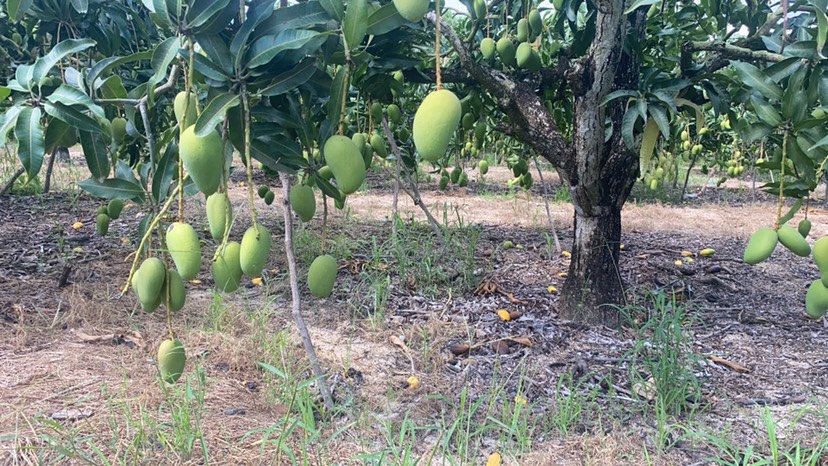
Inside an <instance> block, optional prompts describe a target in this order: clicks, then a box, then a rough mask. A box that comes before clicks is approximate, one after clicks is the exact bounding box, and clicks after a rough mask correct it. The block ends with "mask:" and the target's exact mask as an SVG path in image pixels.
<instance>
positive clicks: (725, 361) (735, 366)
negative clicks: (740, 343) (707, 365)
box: [710, 356, 750, 374]
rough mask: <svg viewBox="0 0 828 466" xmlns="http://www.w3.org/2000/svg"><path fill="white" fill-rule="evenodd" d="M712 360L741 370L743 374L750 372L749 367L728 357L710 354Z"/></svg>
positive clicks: (738, 370)
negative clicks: (729, 359)
mask: <svg viewBox="0 0 828 466" xmlns="http://www.w3.org/2000/svg"><path fill="white" fill-rule="evenodd" d="M710 360H711V361H713V362H715V363H716V364H721V365H723V366H725V367H728V368H730V369H732V370H734V371H736V372H741V373H743V374H747V373H750V369H748V368H747V367H745V366H743V365H741V364H736V363H735V362H733V361H728V360H727V359H724V358H720V357H718V356H710Z"/></svg>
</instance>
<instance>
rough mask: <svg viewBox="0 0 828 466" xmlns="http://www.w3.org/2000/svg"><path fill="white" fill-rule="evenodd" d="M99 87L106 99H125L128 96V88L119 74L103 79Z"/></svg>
mask: <svg viewBox="0 0 828 466" xmlns="http://www.w3.org/2000/svg"><path fill="white" fill-rule="evenodd" d="M99 89H100V91H101V95H102V96H103V98H104V99H125V98H126V96H127V91H126V88H125V87H124V84H123V83H122V82H121V77H120V76H118V75H117V74H115V75H112V76H110V77H108V78H107V79H106V80H105V81H103V82H102V83H101V87H100V88H99Z"/></svg>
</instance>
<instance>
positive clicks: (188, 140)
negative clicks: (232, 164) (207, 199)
mask: <svg viewBox="0 0 828 466" xmlns="http://www.w3.org/2000/svg"><path fill="white" fill-rule="evenodd" d="M178 153H179V155H180V156H181V160H182V161H183V162H184V168H186V169H187V171H188V172H189V173H190V178H192V179H193V181H194V182H195V184H196V186H198V190H199V191H201V192H203V193H204V195H205V196H210V195H211V194H213V193H214V192H216V191H217V190H218V187H219V184H221V177H222V172H223V171H224V142H223V141H222V140H221V136H220V135H219V133H218V131H215V130H212V131H210V132H209V133H208V134H207V136H204V137H203V138H202V137H198V136H196V134H195V126H190V127H189V128H187V129H185V130H184V132H183V133H182V134H181V142H180V143H179V145H178Z"/></svg>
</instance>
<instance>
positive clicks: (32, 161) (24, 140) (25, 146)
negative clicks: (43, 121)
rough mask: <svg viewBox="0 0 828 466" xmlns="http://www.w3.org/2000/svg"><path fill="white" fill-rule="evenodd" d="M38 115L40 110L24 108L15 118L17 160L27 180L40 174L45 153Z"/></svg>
mask: <svg viewBox="0 0 828 466" xmlns="http://www.w3.org/2000/svg"><path fill="white" fill-rule="evenodd" d="M40 115H41V113H40V108H38V107H34V108H32V107H24V108H23V110H21V111H20V114H19V115H18V116H17V124H16V125H15V126H14V137H15V138H16V139H17V158H19V159H20V163H22V164H23V167H24V168H25V169H26V175H28V177H29V178H34V177H35V176H37V174H38V173H39V172H40V167H41V166H42V165H43V154H44V152H46V147H45V143H44V141H43V126H41V125H40Z"/></svg>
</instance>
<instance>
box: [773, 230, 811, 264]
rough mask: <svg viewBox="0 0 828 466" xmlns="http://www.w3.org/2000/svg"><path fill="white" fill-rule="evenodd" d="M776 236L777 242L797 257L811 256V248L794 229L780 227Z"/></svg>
mask: <svg viewBox="0 0 828 466" xmlns="http://www.w3.org/2000/svg"><path fill="white" fill-rule="evenodd" d="M776 234H777V235H778V236H779V242H780V243H782V244H783V245H784V246H785V247H786V248H788V249H790V250H791V252H793V253H794V254H796V255H797V256H800V257H807V256H810V255H811V246H810V245H809V244H808V242H807V241H805V238H803V237H802V235H800V234H799V232H798V231H796V229H795V228H794V227H792V226H790V225H782V226H781V227H779V230H778V231H777V232H776Z"/></svg>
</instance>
